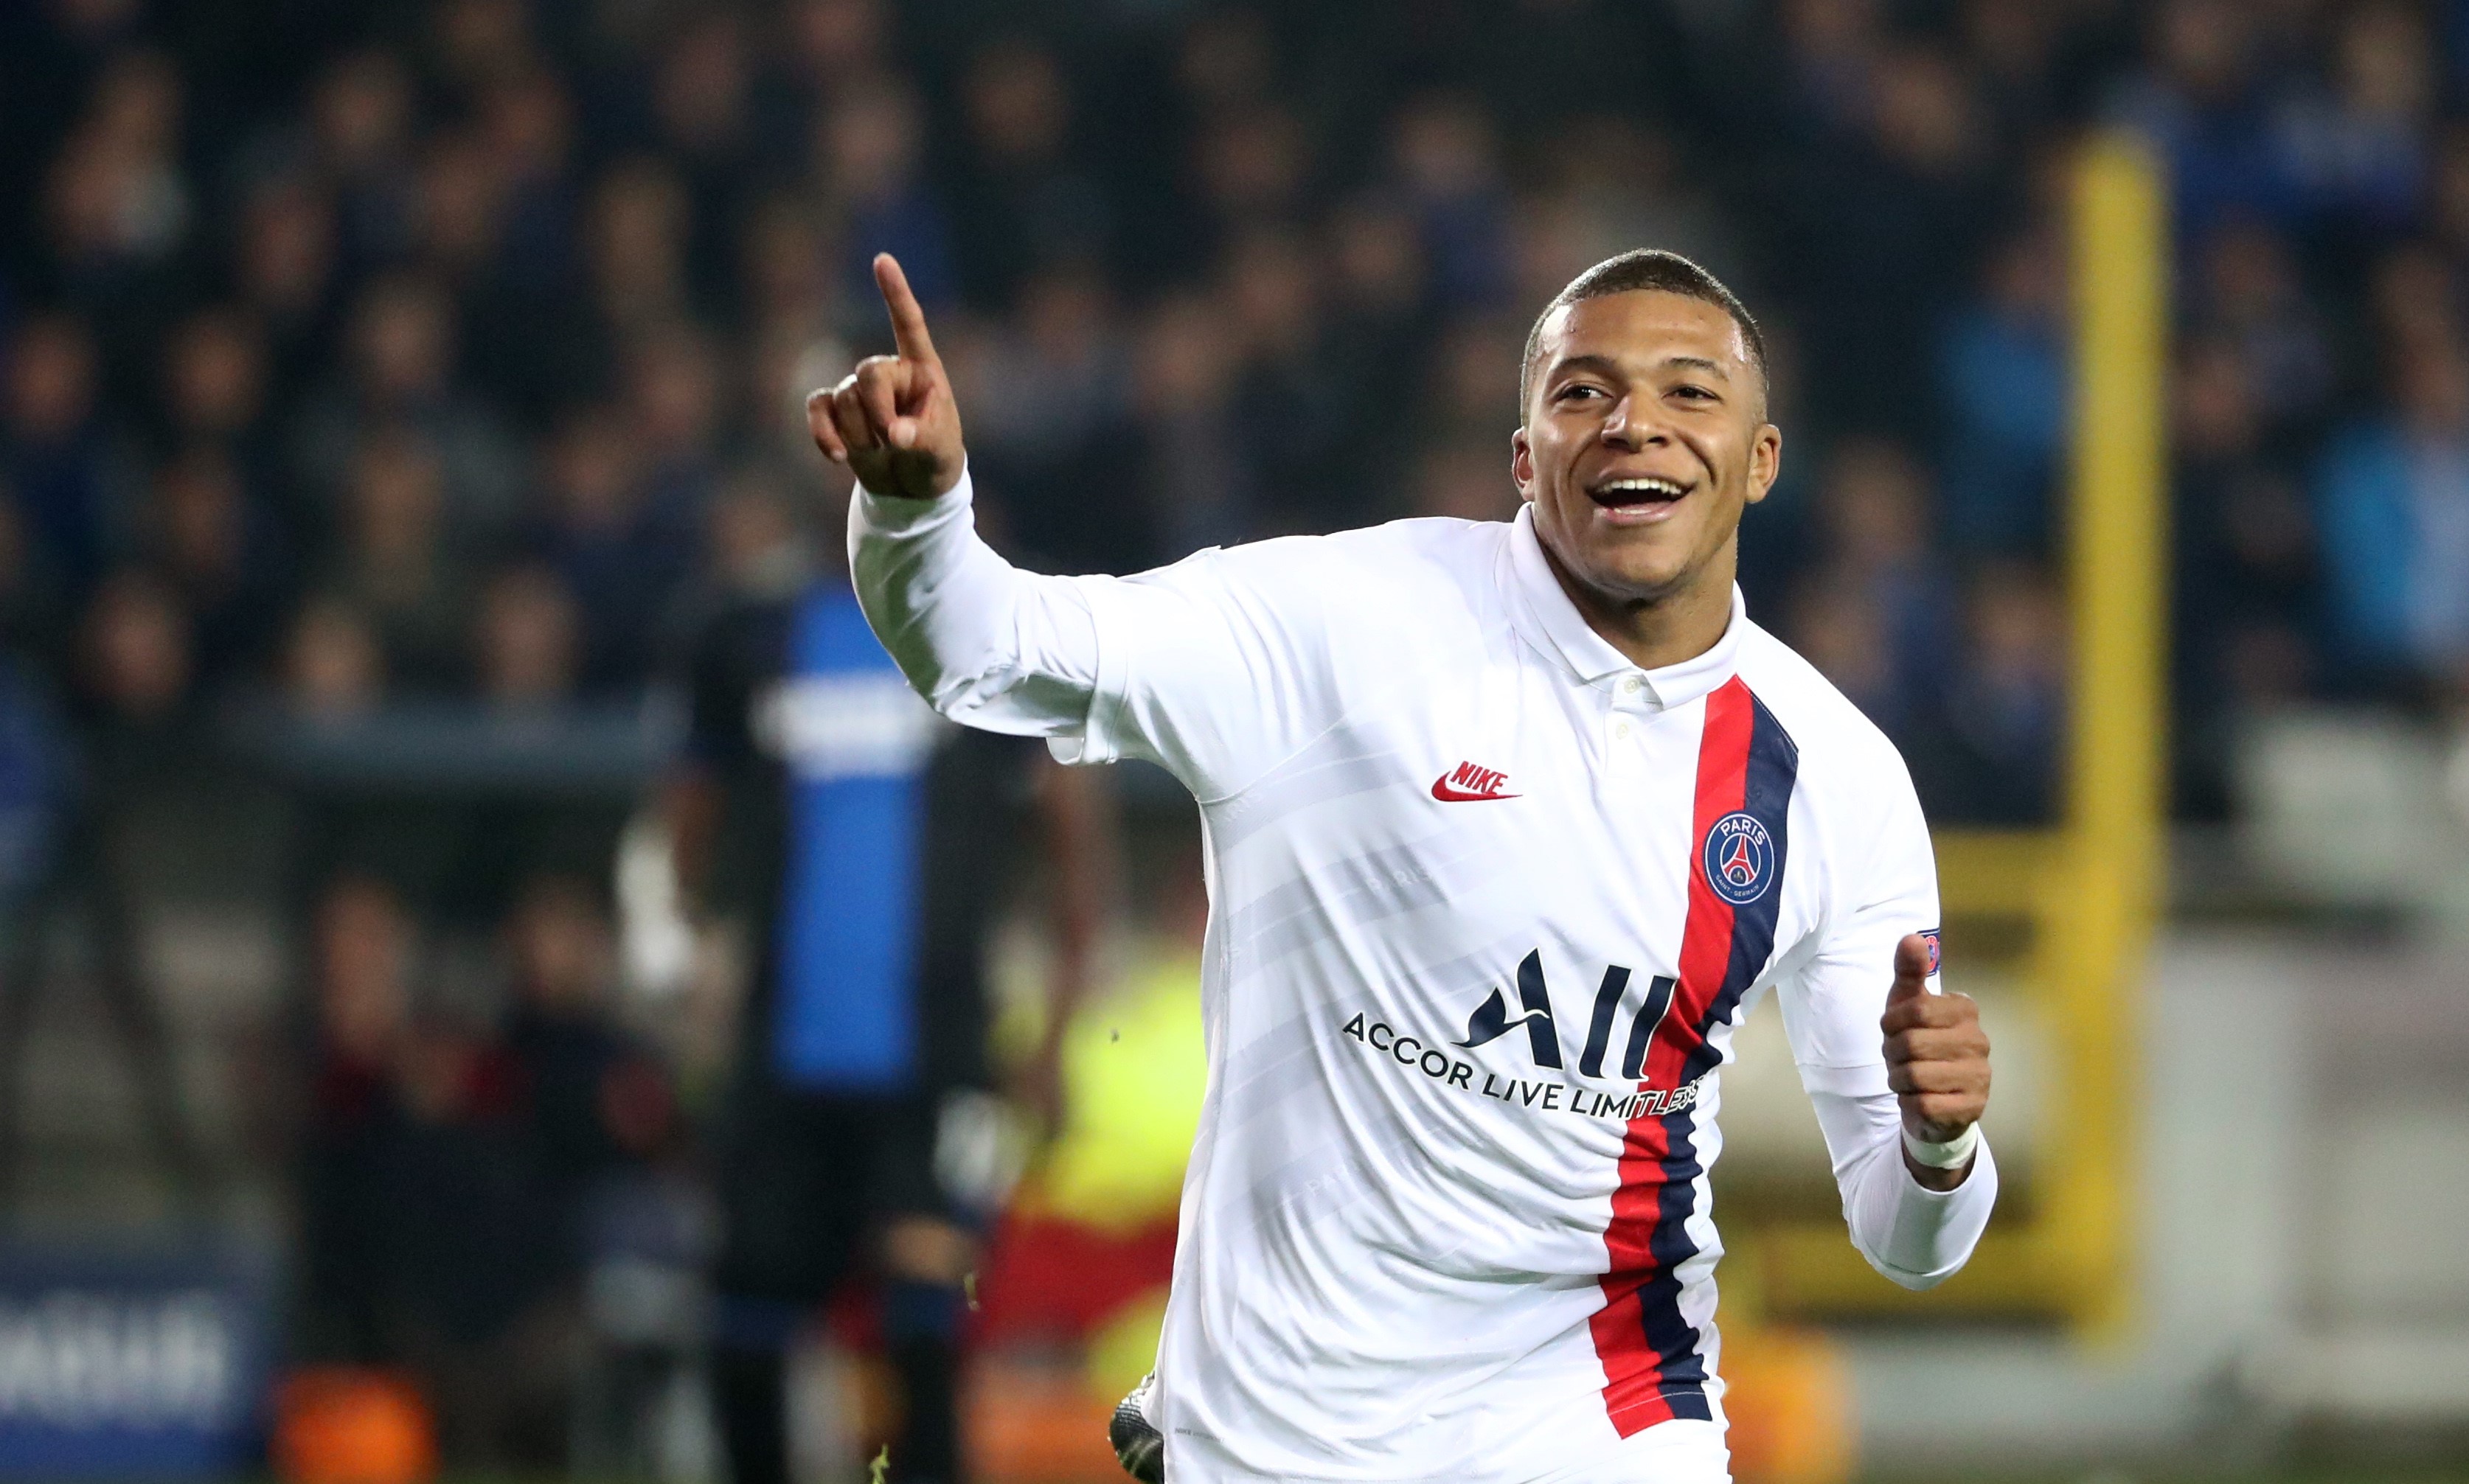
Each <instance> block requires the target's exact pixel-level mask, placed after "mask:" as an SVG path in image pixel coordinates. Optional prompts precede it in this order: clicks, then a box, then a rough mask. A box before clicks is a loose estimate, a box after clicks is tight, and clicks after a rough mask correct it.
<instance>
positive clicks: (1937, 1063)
mask: <svg viewBox="0 0 2469 1484" xmlns="http://www.w3.org/2000/svg"><path fill="white" fill-rule="evenodd" d="M1928 971H1929V949H1928V940H1927V939H1926V938H1924V937H1922V936H1921V935H1920V934H1919V933H1907V934H1905V935H1904V941H1903V942H1901V943H1899V944H1897V945H1896V946H1895V985H1894V988H1892V989H1890V990H1888V991H1887V992H1886V1013H1885V1015H1884V1016H1881V1017H1880V1019H1879V1021H1878V1028H1879V1029H1880V1030H1881V1031H1883V1032H1884V1033H1885V1036H1886V1085H1887V1086H1889V1087H1892V1088H1893V1089H1894V1090H1895V1099H1896V1101H1897V1102H1898V1103H1900V1104H1901V1105H1902V1106H1903V1110H1904V1129H1905V1130H1908V1131H1909V1132H1910V1134H1911V1136H1912V1137H1913V1138H1915V1139H1918V1140H1920V1141H1921V1142H1922V1143H1924V1144H1945V1143H1948V1142H1950V1141H1951V1140H1953V1139H1956V1138H1959V1137H1961V1136H1962V1133H1963V1130H1966V1129H1969V1128H1971V1127H1972V1126H1973V1124H1975V1123H1978V1122H1979V1121H1980V1115H1981V1114H1982V1113H1983V1112H1984V1111H1986V1110H1987V1109H1988V1107H1989V1036H1988V1033H1986V1032H1984V1031H1983V1030H1981V1028H1980V1006H1979V1005H1978V1004H1976V1003H1974V1002H1973V998H1972V996H1971V995H1969V994H1932V993H1929V992H1928ZM1904 1164H1905V1165H1907V1166H1908V1167H1909V1168H1910V1169H1911V1172H1912V1175H1913V1176H1915V1177H1916V1178H1918V1179H1919V1180H1920V1182H1921V1183H1922V1184H1924V1185H1927V1186H1928V1187H1929V1188H1930V1189H1932V1190H1951V1189H1952V1188H1954V1187H1955V1186H1957V1185H1960V1184H1962V1183H1963V1177H1964V1176H1966V1175H1969V1174H1970V1173H1971V1170H1972V1167H1971V1165H1970V1164H1966V1165H1964V1166H1962V1167H1961V1168H1959V1169H1954V1170H1939V1169H1933V1168H1931V1167H1930V1166H1927V1165H1924V1164H1921V1163H1920V1162H1918V1161H1917V1160H1914V1159H1913V1158H1912V1157H1911V1156H1910V1154H1909V1153H1905V1154H1904Z"/></svg>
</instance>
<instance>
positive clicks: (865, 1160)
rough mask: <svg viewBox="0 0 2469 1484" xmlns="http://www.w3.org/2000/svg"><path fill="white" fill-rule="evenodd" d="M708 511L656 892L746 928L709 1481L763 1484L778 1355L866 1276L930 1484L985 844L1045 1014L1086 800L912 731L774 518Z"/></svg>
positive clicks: (1064, 960) (1076, 937)
mask: <svg viewBox="0 0 2469 1484" xmlns="http://www.w3.org/2000/svg"><path fill="white" fill-rule="evenodd" d="M727 514H728V515H729V516H730V517H732V519H731V529H732V531H734V532H735V533H736V535H737V537H738V541H737V544H739V545H741V546H743V547H745V548H747V549H746V550H745V551H744V552H743V553H742V554H741V556H740V559H738V560H737V561H736V562H735V563H733V565H734V566H735V567H736V568H737V569H738V570H736V571H734V572H733V573H732V574H731V577H732V579H733V581H732V583H731V591H730V592H729V594H728V595H727V598H726V600H725V601H723V602H721V603H719V604H718V605H715V607H714V609H713V611H712V612H711V613H710V614H709V615H707V617H706V618H705V620H704V623H703V624H702V625H701V627H700V629H699V631H698V633H697V634H696V636H695V639H694V642H693V644H692V646H691V653H690V656H689V658H688V664H687V674H686V675H685V677H684V679H685V689H686V690H687V692H688V696H689V701H688V710H689V717H690V721H689V731H688V737H687V746H686V753H687V758H686V762H685V765H683V766H682V767H681V769H680V771H679V774H678V776H677V777H675V778H673V779H672V780H670V782H669V786H668V788H667V791H666V797H665V800H664V803H665V806H666V812H667V816H668V820H669V823H670V827H671V830H672V833H673V834H674V837H675V839H676V855H677V857H678V865H679V874H680V876H681V879H682V880H684V881H685V882H686V884H687V885H688V886H689V887H690V888H691V889H692V891H693V893H694V895H695V897H696V899H697V900H698V902H699V903H700V904H701V905H702V906H704V908H706V909H709V910H713V911H716V912H718V913H720V914H721V915H725V916H732V917H737V918H740V919H741V920H744V921H747V922H748V923H749V924H750V925H751V927H752V929H753V935H752V936H753V947H754V949H755V954H754V956H755V958H756V961H757V962H756V969H755V972H754V975H753V982H752V986H751V992H750V995H749V1004H748V1005H747V1007H746V1010H745V1012H744V1014H743V1016H741V1023H740V1033H741V1035H740V1039H741V1040H742V1042H743V1049H742V1051H741V1054H740V1055H739V1057H738V1058H737V1061H736V1063H735V1065H734V1067H733V1069H732V1075H731V1079H730V1084H729V1087H728V1091H727V1098H726V1100H725V1104H724V1107H723V1110H722V1116H721V1118H720V1129H719V1138H718V1144H719V1151H718V1153H719V1161H718V1162H719V1181H718V1183H719V1187H720V1190H719V1194H720V1206H721V1216H722V1235H721V1246H720V1252H719V1255H718V1261H717V1264H716V1267H717V1271H716V1272H715V1274H714V1281H715V1287H716V1288H717V1290H718V1298H719V1303H718V1331H719V1333H718V1336H717V1343H716V1345H715V1347H714V1349H715V1356H714V1377H713V1381H714V1389H715V1392H716V1400H717V1402H718V1404H719V1405H718V1412H719V1416H720V1422H721V1432H722V1438H723V1441H724V1443H725V1445H726V1447H727V1452H728V1465H729V1476H730V1478H731V1479H732V1480H733V1481H735V1484H788V1480H789V1478H790V1473H791V1471H790V1458H789V1449H788V1423H787V1411H786V1393H785V1390H784V1385H785V1374H784V1361H785V1358H786V1353H787V1351H788V1349H789V1347H790V1344H791V1342H792V1341H793V1340H794V1339H795V1337H796V1335H797V1333H798V1332H799V1330H801V1329H802V1328H803V1327H804V1326H805V1325H806V1324H807V1323H809V1322H810V1321H811V1320H812V1318H813V1316H814V1313H815V1312H816V1310H817V1309H818V1307H819V1306H820V1305H821V1304H822V1303H823V1302H824V1301H825V1300H826V1299H828V1298H829V1297H831V1296H832V1294H833V1291H834V1290H835V1289H836V1288H837V1287H838V1286H839V1285H840V1284H841V1283H842V1281H843V1280H844V1279H845V1278H847V1277H848V1276H849V1275H850V1274H851V1273H852V1272H868V1273H870V1274H872V1275H873V1276H875V1277H876V1278H878V1279H879V1280H881V1281H880V1290H881V1294H882V1299H883V1338H884V1343H885V1348H886V1350H887V1352H888V1358H889V1359H890V1361H891V1363H892V1367H893V1369H894V1371H895V1372H896V1373H897V1375H898V1378H899V1382H900V1392H901V1403H902V1404H901V1407H900V1417H901V1427H900V1432H899V1435H898V1436H897V1437H896V1438H894V1439H893V1440H892V1443H891V1453H892V1459H893V1463H894V1466H895V1469H896V1474H895V1476H896V1477H898V1478H900V1479H903V1480H910V1481H915V1484H950V1481H952V1480H955V1479H957V1478H958V1476H959V1471H960V1459H961V1448H960V1441H959V1431H958V1419H957V1417H956V1414H955V1396H956V1393H955V1381H956V1378H955V1375H954V1368H953V1357H954V1349H955V1345H956V1342H957V1338H958V1326H959V1319H960V1313H961V1304H962V1292H961V1286H962V1280H963V1278H964V1276H965V1274H966V1272H967V1271H968V1269H969V1267H970V1266H971V1264H972V1261H973V1253H974V1240H973V1238H972V1236H971V1234H970V1231H969V1226H970V1223H971V1221H972V1219H973V1216H974V1214H975V1213H973V1212H972V1210H971V1209H970V1208H971V1206H972V1205H973V1204H974V1203H975V1202H974V1201H973V1199H972V1196H973V1194H976V1193H973V1192H971V1191H969V1190H968V1189H966V1188H965V1181H963V1180H961V1179H958V1178H956V1176H959V1175H961V1174H963V1173H964V1171H965V1169H966V1167H967V1166H969V1165H970V1164H972V1163H973V1162H974V1160H973V1158H972V1155H973V1153H981V1152H973V1151H972V1149H971V1148H970V1146H971V1145H972V1144H973V1143H976V1142H980V1141H981V1140H982V1139H983V1138H984V1137H985V1136H986V1134H987V1132H988V1130H986V1129H984V1128H983V1127H982V1121H983V1120H982V1105H983V1099H982V1094H973V1093H972V1090H971V1089H975V1088H978V1087H981V1086H982V1085H983V1084H984V1081H985V1068H984V1066H983V1064H982V1058H983V1049H984V1046H985V1039H986V1005H985V995H984V985H983V982H982V979H983V975H982V964H981V955H982V952H983V949H984V946H985V941H986V938H987V936H988V929H989V927H990V926H991V919H992V917H993V914H994V912H995V910H996V908H997V907H998V905H999V904H1000V903H999V901H998V898H999V895H1000V885H1001V881H1002V878H1003V875H1004V864H1005V852H1004V851H1003V850H1001V849H999V848H997V846H998V845H999V843H1001V842H1002V840H1003V839H1004V835H1005V833H1006V831H1005V829H1004V825H1005V824H1006V823H1007V822H1009V821H1011V820H1012V819H1014V817H1015V816H1018V815H1020V814H1023V813H1027V812H1030V811H1031V810H1028V809H1024V808H1023V807H1021V806H1023V805H1024V804H1032V803H1033V806H1034V809H1033V811H1034V812H1035V813H1036V814H1037V816H1038V819H1039V823H1040V824H1041V825H1042V826H1043V830H1042V833H1043V836H1044V843H1045V845H1046V846H1047V849H1048V854H1049V856H1050V860H1051V864H1052V872H1051V876H1052V878H1053V881H1052V886H1053V890H1052V892H1051V894H1050V902H1049V905H1050V907H1051V908H1052V922H1053V928H1054V939H1055V943H1056V947H1057V948H1058V955H1057V956H1058V961H1059V966H1060V967H1059V972H1058V975H1057V980H1058V983H1057V988H1058V990H1060V991H1062V992H1063V998H1065V999H1067V1000H1068V999H1069V998H1070V997H1071V991H1072V989H1073V987H1074V985H1075V984H1076V972H1075V967H1074V966H1076V965H1077V964H1078V963H1079V962H1080V961H1082V960H1084V959H1085V957H1086V954H1087V951H1088V948H1089V944H1090V941H1091V938H1092V936H1093V934H1094V930H1095V901H1096V892H1095V887H1094V885H1093V883H1092V882H1091V880H1090V879H1089V870H1090V865H1091V861H1092V856H1093V854H1094V853H1093V851H1092V849H1091V841H1090V838H1089V836H1090V833H1091V826H1092V817H1091V811H1092V807H1093V801H1092V800H1091V799H1090V798H1089V796H1088V795H1089V790H1088V789H1087V788H1085V787H1084V786H1078V785H1075V784H1073V783H1072V782H1070V781H1069V780H1070V777H1071V775H1069V774H1066V773H1065V772H1064V771H1063V770H1062V769H1059V768H1056V767H1054V766H1053V765H1051V764H1050V763H1048V762H1047V761H1046V760H1045V759H1044V758H1041V757H1039V756H1037V754H1036V752H1035V750H1034V749H1033V748H1029V750H1028V752H1027V755H1026V756H1023V755H1022V749H1023V748H1024V747H1027V746H1028V744H1027V743H1025V742H1021V741H1019V740H1018V739H1015V738H1007V737H1001V736H995V735H990V734H987V733H984V732H970V731H964V730H963V729H961V728H958V727H950V726H946V725H944V724H943V723H942V722H941V721H940V720H938V719H936V718H935V715H934V713H933V712H931V711H929V710H927V708H926V707H925V705H924V704H923V703H921V702H920V701H919V700H918V699H917V697H916V696H914V695H912V694H911V692H910V690H909V687H908V685H907V684H906V682H904V681H903V680H902V678H901V676H900V674H899V672H897V671H896V670H894V669H893V668H892V664H891V661H890V659H889V658H888V656H887V655H886V654H885V653H884V651H883V649H882V647H881V646H880V645H878V644H877V643H876V642H875V639H874V635H873V634H872V633H871V632H869V631H868V630H867V628H866V624H865V616H864V615H863V614H862V613H861V612H860V611H859V610H858V605H857V600H856V598H855V596H854V595H853V594H851V592H850V591H849V586H848V583H847V582H846V581H845V578H844V576H843V574H842V573H841V572H840V571H839V570H838V563H837V561H827V562H822V563H810V562H808V561H806V560H805V559H804V553H803V552H802V550H801V549H800V543H799V542H798V541H797V540H796V531H795V526H794V524H793V522H792V521H791V519H790V518H789V515H788V514H787V512H786V511H785V510H784V509H782V508H781V507H780V505H779V502H778V499H777V497H776V496H773V495H768V493H767V492H766V491H761V490H759V489H750V490H748V491H743V492H740V493H738V494H736V495H733V496H732V504H731V506H730V507H729V509H728V510H727ZM1063 1008H1064V1009H1067V1010H1068V1008H1069V1006H1068V1004H1067V1005H1065V1006H1064V1007H1063ZM1053 1018H1054V1019H1055V1021H1056V1022H1057V1025H1056V1034H1055V1035H1053V1036H1050V1038H1049V1045H1048V1047H1047V1049H1046V1051H1045V1052H1044V1053H1043V1055H1042V1056H1041V1057H1040V1059H1039V1061H1040V1062H1041V1063H1048V1062H1050V1061H1051V1059H1052V1057H1053V1055H1054V1051H1055V1048H1056V1047H1057V1046H1058V1045H1059V1041H1060V1034H1059V1033H1060V1021H1061V1020H1062V1019H1063V1016H1062V1015H1061V1014H1057V1015H1056V1016H1054V1017H1053ZM1040 1080H1041V1081H1048V1080H1050V1072H1048V1073H1047V1075H1046V1076H1045V1077H1044V1078H1041V1079H1040Z"/></svg>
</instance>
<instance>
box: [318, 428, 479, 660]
mask: <svg viewBox="0 0 2469 1484" xmlns="http://www.w3.org/2000/svg"><path fill="white" fill-rule="evenodd" d="M345 497H346V498H345V504H344V507H343V510H342V512H341V513H340V514H341V518H342V529H341V530H339V531H337V532H336V533H335V537H334V539H333V540H332V541H331V543H330V544H329V547H328V551H327V554H326V557H325V559H324V560H323V561H322V562H321V563H320V564H319V569H318V572H317V574H316V579H317V586H318V587H319V589H320V590H321V591H324V592H327V593H331V594H333V595H335V596H336V597H339V598H342V599H344V600H346V601H348V602H350V603H351V604H353V605H355V606H357V607H358V609H359V610H360V611H361V612H363V613H364V614H366V615H367V616H368V618H369V621H370V622H371V623H372V624H373V625H374V626H375V627H376V629H377V632H378V635H379V640H380V643H381V644H382V645H383V646H384V649H385V656H386V670H387V672H388V673H389V674H391V675H392V676H393V677H394V678H395V680H396V681H397V682H398V683H399V684H401V685H404V686H405V687H407V688H409V689H412V690H429V691H440V692H442V691H446V690H449V689H451V688H452V687H453V686H454V685H455V684H456V682H457V681H458V680H459V679H460V678H461V676H462V675H463V674H464V666H463V656H464V652H465V650H464V629H465V625H466V624H467V623H468V622H469V619H470V616H471V612H472V598H473V588H474V587H475V586H476V585H477V577H476V575H475V574H474V573H473V570H472V566H471V562H470V559H469V558H468V556H467V555H466V553H465V552H464V551H463V550H462V549H461V548H460V543H458V542H456V541H454V540H453V539H452V537H451V535H450V531H449V529H448V526H447V512H446V492H445V478H444V473H443V471H442V469H441V468H440V467H439V464H438V461H437V457H436V455H435V453H434V451H433V450H432V449H431V447H430V446H429V445H428V444H427V441H426V440H424V439H422V438H421V437H420V436H419V435H418V434H417V433H415V432H413V431H412V430H410V429H408V428H401V427H381V428H379V429H376V430H375V431H373V432H372V433H371V434H370V435H369V436H368V437H366V438H364V439H362V440H361V443H360V445H359V447H358V450H357V452H356V453H355V455H354V457H353V460H352V468H351V480H350V483H349V484H348V486H347V487H346V490H345Z"/></svg>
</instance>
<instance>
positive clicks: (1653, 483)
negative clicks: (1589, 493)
mask: <svg viewBox="0 0 2469 1484" xmlns="http://www.w3.org/2000/svg"><path fill="white" fill-rule="evenodd" d="M1601 488H1602V491H1603V492H1604V493H1605V494H1627V493H1636V494H1656V495H1662V496H1664V497H1665V498H1667V499H1674V500H1676V499H1678V498H1680V496H1681V494H1682V493H1683V491H1682V490H1681V488H1680V487H1679V486H1678V485H1676V484H1674V483H1673V482H1672V481H1671V480H1669V479H1615V480H1613V481H1612V482H1611V483H1609V484H1607V485H1604V486H1602V487H1601Z"/></svg>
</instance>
